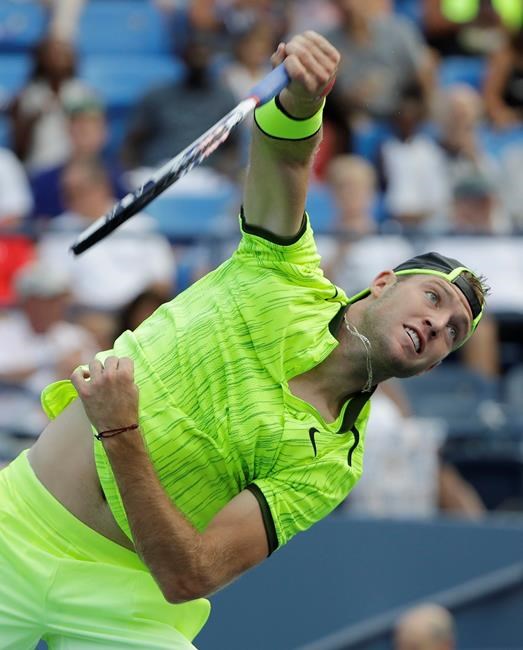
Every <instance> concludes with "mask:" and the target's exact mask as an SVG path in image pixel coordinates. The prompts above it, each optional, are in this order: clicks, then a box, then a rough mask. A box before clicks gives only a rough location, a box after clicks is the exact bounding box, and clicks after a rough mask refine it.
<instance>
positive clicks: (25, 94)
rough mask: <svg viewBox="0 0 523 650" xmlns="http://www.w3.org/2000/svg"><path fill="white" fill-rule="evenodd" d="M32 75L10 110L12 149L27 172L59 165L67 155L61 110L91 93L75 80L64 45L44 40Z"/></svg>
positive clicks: (36, 52)
mask: <svg viewBox="0 0 523 650" xmlns="http://www.w3.org/2000/svg"><path fill="white" fill-rule="evenodd" d="M33 59H34V63H33V71H32V73H31V77H30V79H29V82H28V83H27V84H26V85H25V87H24V88H22V90H21V91H20V93H19V94H18V95H17V97H16V98H15V100H14V103H13V106H12V111H11V113H12V129H13V138H12V141H13V146H14V150H15V153H16V154H17V156H18V157H19V158H20V160H22V162H23V163H24V164H25V166H26V168H27V169H28V170H30V171H36V170H37V169H42V168H45V167H50V166H52V165H58V164H60V163H62V162H63V161H64V160H66V159H67V157H68V156H69V154H70V141H69V133H68V129H67V118H66V115H65V110H64V106H65V105H66V104H68V103H70V102H72V101H77V100H78V98H79V97H86V96H89V95H90V94H91V91H89V90H88V89H87V87H86V86H85V85H84V84H83V82H81V81H80V80H79V79H77V78H76V77H75V74H76V57H75V52H74V50H73V47H72V46H71V44H70V43H68V42H67V41H62V40H59V39H57V38H54V37H47V38H45V39H44V40H43V41H41V42H40V43H39V44H38V45H37V46H36V48H35V50H34V53H33Z"/></svg>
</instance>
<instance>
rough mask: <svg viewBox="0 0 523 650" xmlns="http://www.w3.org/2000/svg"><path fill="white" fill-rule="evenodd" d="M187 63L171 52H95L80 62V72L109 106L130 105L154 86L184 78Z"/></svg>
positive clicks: (81, 76)
mask: <svg viewBox="0 0 523 650" xmlns="http://www.w3.org/2000/svg"><path fill="white" fill-rule="evenodd" d="M184 69H185V68H184V64H183V63H182V62H181V61H180V60H179V59H177V58H176V57H173V56H171V55H165V54H148V55H145V54H128V55H118V54H113V55H106V56H102V55H92V56H87V57H85V58H84V59H83V60H82V61H81V64H80V70H79V76H80V78H81V79H83V80H84V81H85V82H86V83H87V84H88V85H89V86H91V87H92V88H94V89H95V90H96V91H97V92H98V93H99V94H100V96H101V97H102V99H103V100H104V102H105V104H106V106H107V107H108V108H115V107H116V108H119V107H130V106H133V105H134V104H135V103H136V101H137V100H138V99H139V98H140V97H141V96H142V95H143V94H144V93H145V92H146V91H147V90H149V89H150V88H152V87H153V86H155V85H158V84H161V83H163V82H166V81H169V80H173V81H174V80H177V79H180V78H181V77H182V75H183V73H184Z"/></svg>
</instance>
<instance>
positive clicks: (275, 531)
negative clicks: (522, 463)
mask: <svg viewBox="0 0 523 650" xmlns="http://www.w3.org/2000/svg"><path fill="white" fill-rule="evenodd" d="M242 233H243V235H242V239H241V242H240V244H239V246H238V249H237V250H236V252H235V253H234V254H233V255H232V257H231V258H230V259H228V260H227V261H226V262H224V263H223V264H222V265H221V266H219V267H218V268H217V269H216V270H214V271H213V272H211V273H209V274H208V275H207V276H206V277H204V278H203V279H201V280H200V281H198V282H197V283H195V284H194V285H192V286H191V287H190V288H188V289H187V290H186V291H184V292H183V293H181V294H180V295H178V296H177V297H176V298H175V299H174V300H172V301H171V302H169V303H166V304H165V305H162V306H161V307H160V308H159V309H157V311H156V312H155V313H154V314H153V315H152V316H151V317H149V318H148V319H147V320H146V321H145V322H144V323H142V325H140V326H139V327H138V328H137V329H136V330H135V331H134V332H129V331H128V332H125V333H124V334H122V335H121V336H120V337H119V338H118V339H117V340H116V342H115V344H114V348H113V350H112V351H107V352H104V353H101V354H100V355H99V358H101V359H103V358H104V357H105V356H107V355H109V354H113V353H114V354H116V355H118V356H130V357H132V358H133V359H134V363H135V381H136V383H137V385H138V386H139V389H140V427H141V430H142V433H143V436H144V439H145V443H146V445H147V449H148V452H149V454H150V458H151V460H152V463H153V465H154V467H155V470H156V472H157V474H158V477H159V479H160V481H161V483H162V485H163V487H164V489H165V490H166V492H167V494H168V495H169V497H170V498H171V499H172V501H173V502H174V503H175V504H176V506H177V507H178V508H179V509H180V510H181V511H182V512H183V513H184V514H185V516H186V517H187V518H188V519H189V520H190V521H191V522H192V523H193V524H194V526H195V527H196V528H197V529H198V530H203V529H205V527H206V525H207V524H208V523H209V521H210V520H211V519H212V518H213V517H214V515H216V513H217V512H218V511H219V510H220V509H222V508H223V507H224V506H225V505H226V504H227V503H228V502H229V501H230V500H231V499H232V498H233V497H234V496H235V495H237V494H238V493H239V492H241V491H242V490H244V489H249V490H251V491H252V492H253V494H254V495H255V496H256V497H257V499H258V501H259V503H260V507H261V509H262V513H263V516H264V522H265V526H266V530H267V536H268V541H269V547H270V550H271V552H272V551H273V550H274V549H275V548H277V547H278V546H281V545H283V544H285V543H286V542H287V541H289V539H291V537H292V536H293V535H295V534H296V533H297V532H299V531H301V530H305V529H307V528H308V527H309V526H311V525H312V524H313V523H315V522H316V521H318V520H320V519H322V518H323V517H324V516H325V515H327V514H328V513H329V512H331V511H332V510H333V509H334V508H335V507H336V506H337V505H338V504H339V503H340V502H341V501H342V500H343V499H344V498H345V497H346V495H347V494H348V492H349V491H350V489H351V488H352V487H353V485H354V484H355V483H356V481H357V479H358V478H359V477H360V475H361V471H362V457H363V435H364V429H365V424H366V421H367V418H368V413H369V406H370V405H369V403H368V395H367V396H363V395H361V396H357V397H355V398H353V399H352V400H349V401H348V402H347V403H346V404H345V405H344V406H343V408H342V410H341V412H340V414H339V417H338V418H337V419H336V421H335V422H331V423H326V422H325V421H324V420H323V418H322V417H321V416H320V415H319V414H318V412H317V411H316V409H315V408H313V407H312V406H311V405H309V404H307V403H306V402H304V401H303V400H301V399H299V398H297V397H295V396H294V395H292V393H291V392H290V390H289V388H288V383H287V382H288V381H289V380H290V379H291V378H292V377H295V376H297V375H300V374H302V373H304V372H306V371H307V370H310V369H311V368H312V367H314V366H316V365H317V364H319V363H320V362H321V361H322V360H323V359H325V358H326V357H327V356H328V355H329V353H330V352H332V350H333V349H334V348H335V347H336V346H337V345H338V341H337V339H336V338H335V336H334V335H333V333H332V331H331V330H333V328H334V327H335V323H336V320H337V316H338V315H339V314H340V313H341V310H342V308H343V307H344V306H345V305H346V304H347V303H348V299H347V297H346V296H345V294H344V293H343V292H342V291H341V290H340V289H338V288H337V287H335V286H334V285H333V284H332V283H331V282H330V281H329V280H327V279H326V278H325V277H324V275H323V273H322V271H321V270H320V268H319V262H320V258H319V255H318V253H317V251H316V246H315V243H314V239H313V234H312V230H311V228H310V225H309V224H308V220H307V219H304V225H303V227H302V229H301V232H300V234H299V235H298V236H297V237H296V238H294V239H293V240H292V242H291V243H285V244H283V243H281V242H280V243H277V241H276V238H274V237H271V236H270V234H269V233H265V232H264V231H262V230H259V229H254V228H251V227H249V226H248V225H246V224H245V222H244V220H243V217H242ZM338 320H339V319H338ZM329 326H330V327H329ZM71 390H72V392H71ZM67 392H69V393H70V394H71V395H72V396H74V389H72V387H71V385H70V384H68V383H67V382H60V383H59V384H55V385H51V386H50V387H48V388H47V389H46V391H45V392H44V396H43V402H44V405H46V406H47V410H48V412H49V413H50V414H55V413H56V412H57V411H58V410H60V408H63V406H61V407H57V406H56V404H57V401H56V400H57V399H58V401H59V402H63V401H64V395H65V394H66V393H67ZM60 393H61V395H62V397H59V395H60ZM94 449H95V459H96V466H97V470H98V474H99V477H100V481H101V484H102V487H103V490H104V492H105V495H106V498H107V501H108V503H109V506H110V508H111V510H112V512H113V514H114V516H115V518H116V520H117V522H118V524H119V525H120V526H121V528H122V529H123V530H124V531H125V532H126V533H127V535H129V536H130V535H131V533H130V530H129V524H128V521H127V518H126V515H125V511H124V507H123V504H122V501H121V498H120V495H119V492H118V489H117V486H116V482H115V479H114V476H113V474H112V471H111V467H110V464H109V461H108V459H107V456H106V454H105V451H104V448H103V445H101V444H100V443H99V442H97V441H95V445H94Z"/></svg>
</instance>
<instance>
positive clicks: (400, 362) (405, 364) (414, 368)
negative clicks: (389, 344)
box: [382, 347, 426, 379]
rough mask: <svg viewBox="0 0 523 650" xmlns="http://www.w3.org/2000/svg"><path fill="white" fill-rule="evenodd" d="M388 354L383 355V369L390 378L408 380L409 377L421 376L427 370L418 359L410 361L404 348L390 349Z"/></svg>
mask: <svg viewBox="0 0 523 650" xmlns="http://www.w3.org/2000/svg"><path fill="white" fill-rule="evenodd" d="M387 352H388V354H387V353H384V354H383V355H382V360H383V367H384V369H385V371H386V373H387V374H388V375H389V376H390V377H397V378H398V379H406V378H407V377H414V375H419V373H420V372H423V371H424V370H426V366H425V365H424V364H421V363H420V360H418V359H409V358H407V357H406V355H405V350H404V349H403V348H401V347H400V348H399V349H389V350H388V351H387Z"/></svg>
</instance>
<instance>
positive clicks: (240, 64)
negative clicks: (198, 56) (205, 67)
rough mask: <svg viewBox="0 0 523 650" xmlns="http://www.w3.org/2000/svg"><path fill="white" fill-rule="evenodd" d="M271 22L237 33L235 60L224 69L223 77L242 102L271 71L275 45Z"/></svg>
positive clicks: (234, 47) (234, 51)
mask: <svg viewBox="0 0 523 650" xmlns="http://www.w3.org/2000/svg"><path fill="white" fill-rule="evenodd" d="M276 45H277V43H275V34H274V32H273V30H272V29H271V27H270V25H267V24H264V23H258V24H257V25H255V26H252V27H250V28H249V29H247V30H246V31H245V32H243V33H242V34H238V37H237V39H236V40H235V43H234V46H233V59H232V60H231V61H229V62H228V63H226V64H225V65H224V68H223V78H224V81H225V83H226V84H227V86H228V87H229V88H230V90H231V92H232V93H233V95H234V96H235V98H236V99H237V101H240V100H241V99H244V98H245V97H246V96H247V94H248V92H249V90H250V89H251V88H252V87H253V86H254V84H256V83H258V81H260V79H262V77H264V76H265V75H266V74H267V73H268V72H270V71H271V68H270V65H268V61H269V59H270V57H271V54H272V52H274V49H275V47H276Z"/></svg>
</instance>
